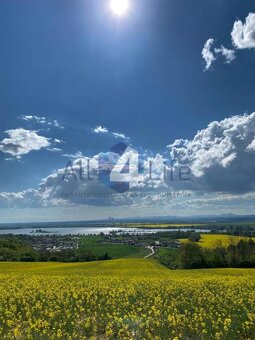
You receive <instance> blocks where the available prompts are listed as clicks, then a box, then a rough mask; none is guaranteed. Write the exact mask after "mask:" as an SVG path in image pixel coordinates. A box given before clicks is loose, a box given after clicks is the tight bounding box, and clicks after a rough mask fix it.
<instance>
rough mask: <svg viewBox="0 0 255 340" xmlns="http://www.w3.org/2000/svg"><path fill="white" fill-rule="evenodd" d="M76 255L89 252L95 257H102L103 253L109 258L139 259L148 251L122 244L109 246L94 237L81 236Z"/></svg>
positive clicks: (101, 239) (102, 240)
mask: <svg viewBox="0 0 255 340" xmlns="http://www.w3.org/2000/svg"><path fill="white" fill-rule="evenodd" d="M77 252H78V253H82V252H91V253H92V254H94V255H95V256H103V255H104V254H105V253H108V255H109V256H110V257H111V258H113V259H114V258H139V257H144V256H145V255H147V253H148V251H147V250H146V249H144V248H141V247H135V246H132V245H123V244H109V243H105V240H104V239H103V238H102V237H100V236H98V235H96V236H88V235H86V236H81V238H80V243H79V249H78V250H77Z"/></svg>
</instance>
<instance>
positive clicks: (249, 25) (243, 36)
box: [202, 13, 255, 71]
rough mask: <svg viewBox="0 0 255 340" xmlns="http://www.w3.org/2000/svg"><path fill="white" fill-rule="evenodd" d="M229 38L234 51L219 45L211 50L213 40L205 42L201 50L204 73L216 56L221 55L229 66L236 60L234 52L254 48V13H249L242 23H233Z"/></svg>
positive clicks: (237, 21) (238, 21) (239, 21)
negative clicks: (204, 63)
mask: <svg viewBox="0 0 255 340" xmlns="http://www.w3.org/2000/svg"><path fill="white" fill-rule="evenodd" d="M231 38H232V44H233V47H234V49H228V48H226V47H224V46H223V45H221V47H220V48H214V50H212V45H213V44H214V39H213V38H210V39H208V40H207V41H206V43H205V45H204V48H203V50H202V57H203V59H204V60H205V62H206V65H205V71H206V70H209V69H210V68H211V66H212V64H213V62H215V60H216V59H217V56H218V55H222V56H223V57H224V58H225V59H226V63H227V64H230V63H231V62H232V61H233V60H234V59H235V58H236V50H238V49H251V48H255V13H249V14H248V16H247V17H246V18H245V22H244V23H243V22H242V21H241V20H236V21H235V22H234V26H233V29H232V32H231Z"/></svg>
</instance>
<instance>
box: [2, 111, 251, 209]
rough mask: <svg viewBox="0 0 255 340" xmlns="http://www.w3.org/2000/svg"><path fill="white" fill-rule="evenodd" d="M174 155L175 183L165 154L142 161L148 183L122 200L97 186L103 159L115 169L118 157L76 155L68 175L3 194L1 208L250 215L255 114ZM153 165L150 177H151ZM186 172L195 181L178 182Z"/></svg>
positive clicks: (216, 128)
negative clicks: (186, 170) (186, 169)
mask: <svg viewBox="0 0 255 340" xmlns="http://www.w3.org/2000/svg"><path fill="white" fill-rule="evenodd" d="M169 150H170V159H174V160H175V163H174V165H173V164H172V165H171V167H170V166H167V168H166V170H167V171H170V170H173V177H174V180H173V181H170V182H168V183H166V182H165V181H164V179H165V178H164V176H165V173H164V163H165V161H166V159H165V157H163V156H162V155H160V154H158V155H156V156H155V157H148V156H147V155H141V156H142V157H143V159H144V162H143V166H144V169H145V170H144V177H143V181H142V182H140V183H139V184H138V186H137V187H136V188H134V189H132V190H130V191H128V192H126V193H124V194H118V193H116V192H114V191H112V190H111V189H110V187H108V186H107V183H106V185H105V183H104V182H102V181H99V180H98V160H99V157H100V159H101V160H102V157H103V163H101V164H103V165H104V164H106V165H107V164H109V163H111V161H110V162H109V159H110V160H111V159H113V160H114V159H115V157H118V155H117V154H113V153H109V152H108V153H105V154H100V155H95V156H94V157H91V158H88V157H85V156H83V155H82V153H81V152H77V153H76V154H75V155H66V156H67V157H71V156H73V157H72V158H74V161H73V163H72V167H71V168H70V163H69V169H68V170H67V171H66V169H65V168H64V167H63V168H62V169H58V170H57V171H55V172H53V173H51V174H50V175H49V176H47V177H46V178H45V179H43V180H42V181H41V184H40V185H39V187H38V189H37V190H35V189H34V190H32V189H30V190H25V191H22V192H18V193H1V194H0V207H19V206H21V207H24V206H28V207H33V206H35V207H70V206H72V207H80V206H84V207H85V206H86V207H89V206H91V207H109V209H111V208H110V207H113V208H112V209H115V208H114V207H119V209H122V210H123V211H124V210H125V208H124V207H128V211H131V210H130V209H136V208H137V209H138V210H139V212H144V213H145V212H148V213H151V211H154V212H157V211H158V212H161V213H162V212H163V211H166V212H168V211H169V209H170V208H171V209H176V210H177V211H180V210H181V209H183V211H184V210H185V213H186V212H187V211H188V212H189V213H192V212H194V211H199V209H200V210H201V209H207V212H208V211H213V210H215V211H217V209H220V208H222V209H225V211H229V210H228V208H229V209H230V208H231V209H233V210H234V209H237V208H238V209H239V208H240V211H241V210H242V209H243V210H242V211H245V202H246V203H247V205H246V207H248V206H249V207H250V206H251V205H252V204H254V200H255V178H254V172H255V157H254V154H253V153H254V152H255V113H252V114H249V115H248V114H245V115H238V116H232V117H230V118H226V119H224V120H222V121H213V122H211V123H210V124H209V125H208V126H207V127H205V128H204V129H203V130H201V131H198V132H197V133H196V134H195V136H194V138H192V139H190V140H187V139H178V140H175V141H174V142H173V143H172V144H171V145H169ZM104 159H105V163H104ZM150 161H152V173H151V174H149V172H148V169H149V167H150ZM88 162H89V168H90V170H89V177H88V173H87V169H88V168H87V165H88ZM113 163H114V162H113ZM114 164H115V163H114ZM181 166H186V167H189V168H190V169H191V171H192V176H191V180H190V181H183V180H178V178H176V174H178V168H180V167H181ZM81 169H82V170H81ZM63 175H64V176H63ZM81 175H82V178H81V177H80V176H81ZM169 192H170V193H180V192H183V193H184V194H185V193H192V195H193V197H192V198H189V199H187V198H185V197H178V196H177V197H176V198H171V196H170V197H169V196H165V197H164V196H161V197H160V195H162V194H163V195H164V194H165V193H169ZM147 193H152V194H150V195H147ZM134 194H135V195H134ZM157 195H158V196H157ZM194 196H195V197H196V199H194ZM162 197H163V198H162ZM198 197H199V199H198ZM241 204H242V209H241ZM87 209H89V208H87ZM231 209H230V210H231ZM219 211H220V210H219Z"/></svg>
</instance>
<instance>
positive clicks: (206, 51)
mask: <svg viewBox="0 0 255 340" xmlns="http://www.w3.org/2000/svg"><path fill="white" fill-rule="evenodd" d="M213 44H214V39H212V38H210V39H208V40H207V41H206V43H205V45H204V48H203V50H202V58H203V59H204V60H205V69H204V70H205V71H208V70H209V69H210V68H211V66H212V64H213V63H214V62H215V61H216V59H217V58H218V56H219V55H221V56H222V57H224V58H225V60H226V64H230V63H231V62H232V61H233V60H234V59H235V58H236V55H235V50H230V49H228V48H226V47H225V46H223V45H221V47H220V48H214V49H213V48H212V46H213Z"/></svg>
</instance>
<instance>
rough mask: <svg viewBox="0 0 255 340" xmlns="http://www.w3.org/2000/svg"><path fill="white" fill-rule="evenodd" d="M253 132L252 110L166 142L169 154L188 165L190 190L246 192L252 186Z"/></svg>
mask: <svg viewBox="0 0 255 340" xmlns="http://www.w3.org/2000/svg"><path fill="white" fill-rule="evenodd" d="M254 136H255V113H252V114H250V115H247V114H245V115H240V116H233V117H231V118H226V119H224V120H222V121H219V122H218V121H214V122H212V123H210V124H209V125H208V126H207V128H205V129H203V130H201V131H198V133H197V134H196V135H195V136H194V138H193V139H192V140H190V141H188V142H185V143H180V142H179V143H178V144H177V143H173V144H171V145H169V149H170V155H171V157H172V158H173V159H175V160H176V161H177V164H185V165H187V166H189V167H190V169H191V171H192V174H193V176H194V177H193V181H192V186H193V189H194V190H205V191H206V190H208V191H220V192H248V191H252V190H254V188H255V178H254V176H253V174H254V171H255V157H254V156H253V155H252V154H251V151H255V150H254V149H253V146H254V144H255V143H254Z"/></svg>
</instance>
